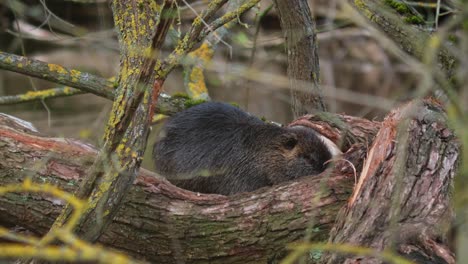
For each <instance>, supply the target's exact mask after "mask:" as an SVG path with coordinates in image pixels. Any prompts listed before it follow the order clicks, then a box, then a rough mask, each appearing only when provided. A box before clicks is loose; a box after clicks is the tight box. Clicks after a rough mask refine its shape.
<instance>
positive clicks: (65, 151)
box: [0, 101, 458, 263]
mask: <svg viewBox="0 0 468 264" xmlns="http://www.w3.org/2000/svg"><path fill="white" fill-rule="evenodd" d="M419 107H420V108H421V109H424V110H425V111H426V112H424V113H425V115H424V116H427V115H432V114H437V115H438V116H440V115H442V113H441V109H440V108H438V107H434V105H433V103H431V102H427V101H426V102H424V104H422V105H420V106H419ZM402 109H404V108H401V109H397V110H395V111H394V112H393V113H392V114H391V115H398V113H399V112H400V111H401V110H402ZM421 109H418V111H419V110H421ZM410 118H412V119H414V120H419V119H420V118H423V117H421V116H411V117H410ZM395 120H397V122H393V123H392V124H390V125H392V126H395V127H396V126H398V125H399V124H400V121H402V120H403V119H395ZM404 120H406V119H404ZM434 122H435V121H434ZM387 123H388V122H387ZM387 123H384V124H387ZM296 124H301V125H305V126H310V127H313V128H314V129H316V130H319V131H320V132H321V133H323V134H324V135H326V136H327V137H328V138H329V139H330V140H332V141H333V142H335V143H339V142H342V143H343V144H342V145H343V147H342V150H344V151H345V153H344V155H343V157H342V159H339V160H336V161H335V163H334V166H333V168H332V169H330V170H328V171H325V172H324V173H322V174H321V175H319V176H317V177H304V178H301V179H300V180H298V181H294V182H287V183H284V184H281V185H277V186H273V187H269V188H262V189H259V190H257V191H254V192H251V193H242V194H237V195H233V196H229V197H226V196H222V195H208V194H197V193H192V192H189V191H186V190H182V189H180V188H177V187H175V186H173V185H171V184H170V183H169V182H168V181H166V180H165V179H163V178H161V177H158V176H157V175H154V174H153V173H151V172H148V171H144V170H141V172H140V175H139V177H138V178H137V180H136V181H135V183H134V186H133V187H132V188H131V191H130V192H129V194H128V195H127V196H126V197H125V199H124V201H123V202H122V204H121V207H120V209H119V211H118V213H117V215H116V217H115V218H114V220H113V223H112V224H111V225H110V226H109V227H108V228H107V230H106V232H105V233H104V234H103V235H102V236H101V237H100V239H99V243H102V244H104V245H106V246H109V247H112V248H115V249H118V250H121V251H123V252H126V253H127V254H129V255H131V256H135V257H136V258H139V259H144V260H147V261H150V262H158V263H159V262H161V263H177V262H178V263H206V262H210V263H266V262H267V261H270V260H272V259H277V258H279V257H281V256H283V255H284V249H285V246H286V245H287V244H288V243H289V242H293V241H298V240H303V238H304V237H305V236H306V234H307V237H308V238H310V241H325V240H327V239H328V237H329V236H330V230H331V228H332V226H333V225H334V223H335V219H336V217H337V214H338V211H339V210H340V208H342V207H343V206H345V207H344V208H345V209H343V210H344V211H349V210H350V209H349V208H353V207H352V206H353V205H354V204H356V202H355V200H356V199H357V198H354V197H355V196H356V194H355V195H353V196H352V197H353V198H352V200H351V201H350V200H349V198H350V196H351V194H352V192H353V189H354V186H355V184H356V180H357V177H356V174H355V171H356V172H357V173H358V174H359V173H360V171H361V168H362V164H363V160H364V158H365V157H366V153H367V148H368V147H369V146H371V142H372V141H373V139H374V136H375V135H376V133H377V131H378V130H379V129H380V126H381V123H379V122H371V121H367V120H364V119H359V118H354V117H349V116H343V115H336V116H335V117H334V118H329V117H320V116H306V117H305V118H301V119H300V120H297V121H296ZM422 124H424V125H427V124H426V123H418V122H416V127H421V125H422ZM432 124H434V125H431V126H434V127H437V128H439V130H437V131H439V132H440V133H431V134H430V135H429V136H433V137H435V138H438V139H441V140H439V141H437V142H439V144H438V145H436V146H432V145H430V146H432V147H431V148H429V149H432V150H433V151H431V152H428V153H424V152H421V153H420V155H422V156H424V155H425V154H426V155H428V154H429V153H433V154H432V155H430V156H427V157H428V158H430V160H431V163H428V164H426V166H429V164H440V163H443V164H445V165H444V166H447V168H448V166H452V167H451V169H450V170H439V173H440V174H446V175H441V176H440V177H445V178H444V179H446V181H444V182H441V183H440V184H439V185H438V187H439V188H440V189H438V190H439V191H440V192H442V191H445V192H447V193H445V195H443V196H440V197H441V199H440V200H437V201H436V202H434V204H435V206H438V208H439V209H440V210H442V209H444V210H445V211H446V212H449V213H448V214H444V216H445V217H446V216H447V215H450V212H451V211H450V210H449V209H448V208H449V203H447V199H448V192H449V191H450V189H451V184H452V180H453V173H454V171H455V169H456V168H455V164H456V160H457V155H455V154H457V153H458V149H457V148H456V144H455V143H454V142H455V139H454V137H453V135H452V134H451V132H450V130H448V129H447V128H446V127H445V120H444V119H443V118H442V119H439V120H438V121H437V122H435V123H432ZM385 128H388V127H386V126H384V128H383V129H385ZM382 131H385V130H381V131H380V132H379V135H381V134H382V133H385V132H382ZM411 131H414V132H418V131H419V130H417V129H416V130H410V133H413V132H411ZM418 133H420V131H419V132H418ZM418 135H419V134H418ZM411 138H412V139H414V140H413V141H412V142H410V145H411V144H417V146H419V148H421V149H422V147H423V146H424V145H425V144H431V143H430V142H428V141H427V138H425V137H420V136H413V137H411ZM359 142H361V143H359ZM353 143H356V144H353ZM379 144H387V145H388V146H390V147H391V149H393V148H395V149H398V148H399V142H395V141H392V140H390V141H385V142H381V143H379ZM377 146H378V148H383V149H385V147H386V145H377ZM388 146H387V147H388ZM428 146H429V145H428ZM375 147H376V143H374V145H373V147H372V149H370V153H375V150H374V148H375ZM408 149H413V148H408ZM426 149H427V148H426ZM449 150H450V151H451V152H450V153H454V155H452V156H450V160H449V161H447V159H446V158H445V159H444V156H443V155H435V154H434V153H443V152H442V151H449ZM379 153H380V152H379ZM444 153H445V152H444ZM96 154H97V150H96V149H95V148H93V147H92V146H89V145H86V144H83V143H82V142H79V141H75V140H67V139H59V138H50V137H46V136H44V135H41V134H39V133H38V132H36V131H34V130H33V129H32V128H30V127H28V126H26V125H24V124H21V123H19V122H18V121H16V120H14V119H12V118H10V117H7V116H1V117H0V185H6V184H11V183H18V182H21V181H23V179H24V178H25V177H29V178H31V179H32V180H33V181H34V182H37V183H44V182H47V183H53V184H56V185H58V186H59V187H60V188H62V189H64V190H66V191H69V192H73V191H74V190H75V188H76V187H77V186H78V182H79V181H80V179H82V178H83V177H84V175H85V173H86V169H87V168H88V167H89V166H90V164H92V162H93V160H94V157H95V155H96ZM372 159H377V160H378V161H379V162H380V164H381V165H379V168H385V164H386V163H387V162H389V161H393V160H392V159H381V156H378V155H371V156H370V157H369V159H368V160H367V161H366V164H369V163H371V164H374V163H375V162H374V163H373V161H372ZM442 161H443V162H442ZM434 162H435V163H434ZM389 164H393V163H389ZM366 166H367V165H366ZM402 170H403V172H402V173H405V172H404V170H405V168H404V167H403V168H402ZM365 171H366V172H365V173H363V174H362V175H365V176H361V177H365V179H366V180H365V181H368V180H367V179H368V177H371V178H374V177H375V178H378V177H380V175H383V174H382V171H381V170H378V172H377V173H373V174H372V175H371V176H368V175H367V174H368V172H369V168H367V167H366V169H365ZM418 184H424V182H421V183H418ZM387 185H388V184H387ZM362 186H363V183H362V182H361V181H360V185H358V188H356V190H357V191H356V190H355V193H356V192H357V193H361V192H362V191H360V190H362V188H363V187H362ZM385 188H386V187H385V186H381V189H378V190H379V191H382V192H385ZM420 188H421V187H420V186H418V185H414V186H412V187H410V188H409V191H414V190H420ZM433 191H437V190H433ZM358 200H359V199H358ZM359 201H361V200H359ZM385 202H387V203H390V202H391V199H388V200H387V201H382V203H384V204H382V206H383V208H385V207H384V205H385ZM347 203H348V204H347ZM371 204H372V203H369V204H368V205H369V206H370V205H371ZM363 206H364V207H365V205H363ZM62 207H63V203H62V202H61V201H59V200H57V199H56V198H54V197H50V196H47V195H36V194H34V195H33V194H26V193H12V194H8V195H6V196H0V224H1V225H3V226H7V227H9V228H11V229H15V230H19V228H18V227H21V229H25V230H27V231H28V232H30V233H33V234H35V235H36V236H41V235H43V234H45V233H46V232H47V231H48V229H49V227H50V225H51V224H52V223H53V221H54V219H55V217H56V216H57V215H58V214H59V212H60V210H61V208H62ZM351 210H352V209H351ZM427 216H428V217H429V216H430V217H432V218H434V217H441V216H442V215H441V214H430V215H427ZM369 217H373V216H372V215H370V216H369ZM348 218H349V217H347V216H346V215H344V213H343V212H342V213H341V214H340V218H338V223H337V225H336V230H338V231H334V233H333V234H332V237H336V236H337V234H339V233H340V231H339V230H340V227H343V225H347V223H344V222H342V221H345V220H346V219H348ZM432 220H433V221H432ZM432 220H431V221H430V222H427V223H430V225H431V226H432V224H433V223H440V222H439V221H436V220H435V219H432ZM340 221H341V222H340ZM426 221H427V219H424V217H422V218H421V219H419V218H418V223H417V224H418V225H420V226H425V225H426ZM369 227H372V228H374V227H375V226H374V225H371V226H369ZM353 231H356V229H351V230H350V231H348V232H347V233H344V234H345V237H352V235H353V234H355V233H353ZM357 231H361V230H357ZM368 232H381V231H379V229H378V228H377V229H375V230H368ZM369 237H371V238H373V239H377V236H375V237H373V236H369ZM332 240H333V239H332ZM333 241H335V240H333ZM343 241H346V240H343ZM376 241H377V240H376ZM366 242H367V241H366ZM387 242H389V241H387V240H386V241H383V242H381V243H380V244H379V245H381V244H384V245H385V243H387ZM362 245H366V246H370V247H375V248H377V249H379V250H380V249H383V248H382V247H377V246H376V245H374V244H372V243H363V244H362ZM384 248H385V247H384ZM361 259H362V258H361ZM341 261H342V260H341V259H340V260H336V261H335V260H331V262H330V263H341ZM421 263H422V262H421Z"/></svg>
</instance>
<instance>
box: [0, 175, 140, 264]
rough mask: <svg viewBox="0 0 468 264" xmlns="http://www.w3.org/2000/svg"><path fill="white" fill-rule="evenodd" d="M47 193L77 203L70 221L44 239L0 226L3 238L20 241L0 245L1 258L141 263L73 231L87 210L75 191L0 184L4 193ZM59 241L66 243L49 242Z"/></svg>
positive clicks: (49, 186) (33, 185) (37, 185)
mask: <svg viewBox="0 0 468 264" xmlns="http://www.w3.org/2000/svg"><path fill="white" fill-rule="evenodd" d="M12 192H14V193H18V192H21V193H24V192H33V193H43V194H47V195H50V196H53V197H54V198H57V199H61V200H64V201H66V202H68V203H69V204H70V205H72V206H73V209H74V210H73V213H72V215H71V217H70V219H69V221H68V222H67V223H66V224H65V225H63V226H62V227H60V228H55V229H54V230H53V232H50V233H48V234H47V237H44V238H42V239H39V238H36V237H33V236H25V235H22V234H17V233H12V232H10V231H9V230H8V229H6V228H4V227H0V237H1V238H5V239H7V240H10V241H15V242H17V243H2V244H0V257H1V258H23V259H25V258H40V259H46V260H49V261H98V262H100V263H137V262H136V261H134V260H132V259H131V258H129V257H128V256H126V255H123V254H120V253H116V252H112V251H109V250H106V249H105V248H103V247H101V246H99V245H92V244H89V243H87V242H85V241H83V240H80V239H78V238H77V237H76V236H75V235H74V234H73V233H72V230H73V228H74V227H75V225H76V224H77V223H78V222H77V221H78V219H79V217H80V216H81V214H82V213H83V210H84V208H85V202H83V201H82V200H80V199H77V198H76V197H74V196H73V195H72V194H70V193H67V192H65V191H62V190H60V189H59V188H57V187H55V186H53V185H50V184H38V183H33V182H32V181H31V180H30V179H25V180H24V182H23V183H22V184H11V185H6V186H1V187H0V195H5V194H7V193H12ZM55 240H60V241H61V242H63V243H64V245H63V246H55V245H49V244H50V243H52V242H53V241H55Z"/></svg>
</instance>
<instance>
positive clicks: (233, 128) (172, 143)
mask: <svg viewBox="0 0 468 264" xmlns="http://www.w3.org/2000/svg"><path fill="white" fill-rule="evenodd" d="M153 157H154V161H155V168H156V171H157V172H158V173H160V174H161V175H163V176H165V177H167V178H168V179H169V180H170V181H171V182H173V183H174V184H176V185H178V186H180V187H182V188H185V189H188V190H192V191H197V192H202V193H219V194H225V195H228V194H233V193H238V192H246V191H253V190H255V189H258V188H260V187H263V186H270V185H273V184H276V183H279V182H283V181H287V180H291V179H295V178H298V177H301V176H305V175H314V174H319V173H320V172H322V171H323V170H324V169H325V168H326V165H325V162H326V161H328V160H329V159H330V158H331V154H330V151H329V150H328V149H327V147H326V146H325V145H324V144H323V142H322V141H321V140H320V139H319V138H318V137H317V136H316V135H315V133H314V132H312V131H310V130H308V129H306V128H302V127H295V128H281V127H278V126H274V125H270V124H266V123H264V122H263V121H261V120H260V119H258V118H256V117H254V116H251V115H249V114H247V113H246V112H244V111H242V110H240V109H238V108H236V107H234V106H231V105H228V104H224V103H214V102H210V103H203V104H200V105H197V106H194V107H192V108H189V109H187V110H185V111H182V112H180V113H178V114H176V115H174V116H173V117H172V118H170V119H169V121H167V123H166V124H165V126H164V128H163V131H162V132H161V136H160V138H159V139H158V141H157V142H156V143H155V145H154V149H153Z"/></svg>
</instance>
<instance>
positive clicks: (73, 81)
mask: <svg viewBox="0 0 468 264" xmlns="http://www.w3.org/2000/svg"><path fill="white" fill-rule="evenodd" d="M0 69H4V70H9V71H14V72H17V73H22V74H26V75H28V76H31V77H37V78H40V79H44V80H47V81H51V82H55V83H59V84H63V85H66V86H71V87H75V88H77V89H80V90H83V91H86V92H89V93H92V94H96V95H98V96H102V97H105V98H107V99H112V97H113V96H112V93H113V91H114V89H112V82H110V81H108V80H106V79H103V78H100V77H97V76H95V75H92V74H89V73H86V72H81V71H78V70H73V69H68V68H65V67H62V66H60V65H58V64H52V63H45V62H42V61H39V60H34V59H30V58H27V57H23V56H18V55H14V54H11V53H6V52H3V51H0Z"/></svg>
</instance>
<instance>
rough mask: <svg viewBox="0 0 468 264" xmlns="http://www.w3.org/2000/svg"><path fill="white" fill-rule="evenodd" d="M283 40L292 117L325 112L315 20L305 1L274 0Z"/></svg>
mask: <svg viewBox="0 0 468 264" xmlns="http://www.w3.org/2000/svg"><path fill="white" fill-rule="evenodd" d="M274 3H275V6H276V9H277V10H278V15H279V18H280V22H281V28H282V30H283V34H284V39H285V42H286V53H287V56H288V78H289V82H290V84H289V88H290V89H291V96H292V107H293V113H294V116H295V117H299V116H302V115H305V114H308V113H311V110H318V111H326V107H325V104H324V102H323V98H322V92H321V90H320V87H319V78H320V66H319V57H318V53H317V49H318V47H317V36H316V33H315V22H314V20H313V18H312V14H311V13H310V9H309V4H308V2H307V1H306V0H289V1H283V0H275V1H274Z"/></svg>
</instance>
